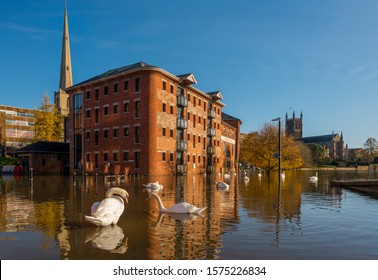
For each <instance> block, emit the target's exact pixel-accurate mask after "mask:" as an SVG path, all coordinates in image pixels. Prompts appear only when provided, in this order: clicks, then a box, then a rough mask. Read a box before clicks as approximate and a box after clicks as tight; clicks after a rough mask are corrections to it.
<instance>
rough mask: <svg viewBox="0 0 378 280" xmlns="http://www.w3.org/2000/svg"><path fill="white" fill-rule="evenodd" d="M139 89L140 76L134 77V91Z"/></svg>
mask: <svg viewBox="0 0 378 280" xmlns="http://www.w3.org/2000/svg"><path fill="white" fill-rule="evenodd" d="M139 90H140V78H135V92H138V91H139Z"/></svg>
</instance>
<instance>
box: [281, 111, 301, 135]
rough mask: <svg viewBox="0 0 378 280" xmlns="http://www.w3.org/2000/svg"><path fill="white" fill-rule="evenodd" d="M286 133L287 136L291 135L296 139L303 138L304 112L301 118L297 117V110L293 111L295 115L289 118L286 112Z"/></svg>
mask: <svg viewBox="0 0 378 280" xmlns="http://www.w3.org/2000/svg"><path fill="white" fill-rule="evenodd" d="M285 133H286V136H291V137H293V138H294V139H301V138H302V136H303V114H302V112H301V115H300V117H299V118H296V117H295V112H293V117H292V118H288V115H287V113H286V118H285Z"/></svg>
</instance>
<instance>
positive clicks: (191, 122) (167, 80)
mask: <svg viewBox="0 0 378 280" xmlns="http://www.w3.org/2000/svg"><path fill="white" fill-rule="evenodd" d="M195 83H196V80H195V77H194V75H193V74H186V75H178V76H175V75H173V74H171V73H169V72H167V71H165V70H163V69H161V68H159V67H155V66H151V65H148V64H146V63H143V62H139V63H136V64H133V65H129V66H125V67H121V68H117V69H113V70H110V71H107V72H105V73H103V74H101V75H99V76H95V77H93V78H90V79H88V80H86V81H84V82H82V83H79V84H76V85H74V86H72V87H69V88H68V89H67V90H66V92H67V93H68V94H69V106H70V110H69V111H70V115H69V135H70V169H71V170H70V171H71V172H74V171H78V170H82V171H83V172H85V173H88V174H93V173H98V174H126V175H128V174H141V175H142V174H143V175H163V174H197V173H204V172H208V173H214V172H216V173H218V172H233V171H235V168H236V167H237V163H238V158H239V148H240V147H239V138H240V125H241V121H240V120H239V119H237V118H234V117H232V116H229V115H227V114H224V113H222V108H223V106H224V104H223V103H222V102H221V101H220V100H222V94H221V93H220V92H210V93H205V92H203V91H201V90H199V89H196V88H195V87H193V84H195Z"/></svg>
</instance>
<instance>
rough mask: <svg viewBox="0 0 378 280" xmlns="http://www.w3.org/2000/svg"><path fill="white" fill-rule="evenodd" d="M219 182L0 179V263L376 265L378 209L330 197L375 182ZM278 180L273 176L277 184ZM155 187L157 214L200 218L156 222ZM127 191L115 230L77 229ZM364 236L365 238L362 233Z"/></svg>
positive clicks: (366, 201)
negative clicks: (110, 194) (152, 185)
mask: <svg viewBox="0 0 378 280" xmlns="http://www.w3.org/2000/svg"><path fill="white" fill-rule="evenodd" d="M247 175H248V178H249V180H245V179H244V174H243V175H241V174H240V175H233V174H231V176H230V178H227V180H226V182H227V184H229V185H230V187H229V189H227V190H218V189H217V188H216V184H215V181H219V180H220V179H221V178H216V177H209V176H208V177H204V176H187V177H173V176H161V177H159V176H151V177H126V178H122V180H114V181H111V182H110V181H109V180H105V178H104V177H101V176H77V177H72V176H71V177H59V176H44V177H42V176H34V179H33V180H30V178H29V177H26V176H25V177H23V176H21V177H20V176H19V177H13V176H2V177H1V185H0V195H1V197H0V218H1V219H0V258H1V259H135V260H137V259H151V260H154V259H158V260H163V259H166V260H168V259H369V258H372V259H378V245H375V244H376V242H375V240H376V239H377V238H378V225H377V223H376V222H375V221H376V218H377V214H376V213H378V201H377V200H376V199H374V198H371V197H367V196H364V195H361V194H359V193H354V192H350V191H348V190H343V189H335V188H330V187H329V181H330V180H332V179H341V178H377V174H376V173H375V172H336V171H324V172H319V181H318V182H317V184H311V183H310V182H309V176H311V175H313V174H312V172H311V171H307V172H306V171H292V172H288V171H286V177H285V180H284V181H282V182H281V184H280V188H278V181H277V176H275V175H274V174H273V175H272V176H271V178H267V177H266V176H265V175H266V174H264V175H263V176H262V177H259V176H258V174H257V173H250V174H247ZM276 175H277V174H276ZM156 181H159V183H161V184H162V185H164V189H163V190H162V191H161V192H160V193H159V194H160V196H161V198H162V200H163V201H164V204H165V205H166V206H167V207H169V206H170V205H173V204H176V203H179V202H182V201H186V202H188V203H190V204H193V205H196V206H198V207H204V206H207V209H206V210H205V211H204V212H202V213H201V214H200V215H187V214H171V213H166V214H162V213H159V208H158V205H157V203H156V200H155V199H149V198H148V194H147V192H146V191H145V188H144V187H143V184H146V183H148V182H156ZM112 186H118V187H121V188H124V189H126V190H127V191H128V193H129V195H130V197H129V203H128V204H126V205H125V211H124V213H123V214H122V215H121V217H120V219H119V221H118V224H117V225H114V226H108V227H96V226H93V225H92V224H90V223H89V222H87V221H85V219H84V215H87V214H89V213H90V209H91V205H92V203H93V202H94V201H100V200H102V199H103V198H104V196H105V192H106V190H107V189H108V188H109V187H112ZM359 229H363V238H358V236H361V230H359Z"/></svg>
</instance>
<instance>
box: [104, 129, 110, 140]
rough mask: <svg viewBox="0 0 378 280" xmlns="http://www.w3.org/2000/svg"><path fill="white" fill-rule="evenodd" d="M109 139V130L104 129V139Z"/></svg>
mask: <svg viewBox="0 0 378 280" xmlns="http://www.w3.org/2000/svg"><path fill="white" fill-rule="evenodd" d="M108 138H109V129H107V128H106V129H104V139H108Z"/></svg>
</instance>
